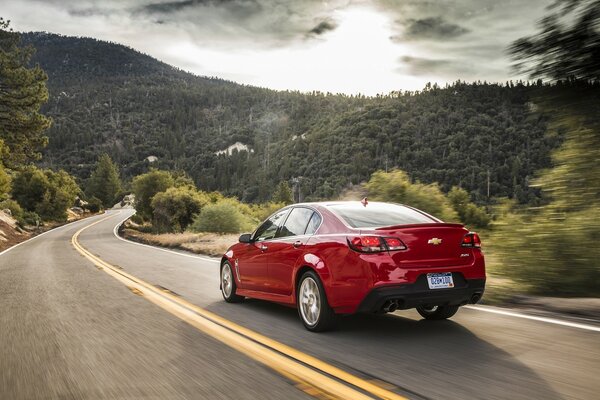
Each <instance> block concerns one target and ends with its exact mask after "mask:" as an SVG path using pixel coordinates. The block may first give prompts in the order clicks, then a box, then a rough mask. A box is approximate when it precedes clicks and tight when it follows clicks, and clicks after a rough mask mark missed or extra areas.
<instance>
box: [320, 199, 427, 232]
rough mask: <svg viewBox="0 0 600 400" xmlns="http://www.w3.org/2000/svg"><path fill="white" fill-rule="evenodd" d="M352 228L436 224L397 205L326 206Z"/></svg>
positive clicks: (353, 204)
mask: <svg viewBox="0 0 600 400" xmlns="http://www.w3.org/2000/svg"><path fill="white" fill-rule="evenodd" d="M328 208H329V209H331V210H332V211H333V212H335V213H336V214H337V215H339V216H340V217H341V218H342V219H343V220H344V221H345V222H346V223H347V224H348V225H350V226H351V227H353V228H379V227H384V226H393V225H408V224H430V223H432V222H438V221H436V220H434V219H432V218H429V217H428V216H426V215H424V214H421V213H420V212H418V211H415V210H413V209H411V208H408V207H404V206H401V205H398V204H387V203H369V204H367V206H366V207H365V206H363V205H362V204H361V203H359V202H356V203H347V204H331V205H329V206H328Z"/></svg>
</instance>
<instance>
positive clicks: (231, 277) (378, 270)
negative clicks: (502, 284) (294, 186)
mask: <svg viewBox="0 0 600 400" xmlns="http://www.w3.org/2000/svg"><path fill="white" fill-rule="evenodd" d="M485 279H486V275H485V262H484V257H483V254H482V252H481V241H480V239H479V236H478V235H477V233H474V232H469V230H467V229H466V228H465V227H464V226H463V225H460V224H453V223H444V222H442V221H441V220H439V219H437V218H435V217H433V216H431V215H429V214H427V213H425V212H423V211H420V210H417V209H415V208H413V207H409V206H405V205H400V204H392V203H380V202H368V201H367V200H366V199H363V201H332V202H319V203H302V204H294V205H290V206H287V207H284V208H282V209H281V210H279V211H277V212H275V213H274V214H273V215H271V216H270V217H269V218H267V220H265V221H264V222H263V223H262V224H261V225H260V226H259V227H258V228H257V229H256V230H255V231H254V233H251V234H243V235H241V236H240V238H239V243H236V244H235V245H233V246H231V247H230V248H229V250H228V251H227V252H226V253H225V254H224V255H223V258H222V260H221V268H220V286H221V292H222V294H223V297H224V299H225V301H227V302H229V303H235V302H240V301H242V300H243V299H244V298H245V297H251V298H255V299H261V300H267V301H272V302H276V303H280V304H283V305H287V306H291V307H296V308H297V309H298V314H299V316H300V319H301V320H302V323H303V324H304V326H305V327H306V329H308V330H310V331H314V332H319V331H324V330H327V329H330V328H332V327H333V326H334V324H335V321H336V317H337V316H338V315H347V314H354V313H358V312H360V313H389V312H394V311H396V310H405V309H410V308H416V310H417V311H418V313H419V314H420V315H421V316H422V317H423V318H425V319H428V320H441V319H446V318H450V317H452V316H453V315H454V314H455V313H456V312H457V311H458V308H459V307H460V306H462V305H465V304H469V303H470V304H474V303H477V302H478V301H479V300H480V299H481V296H482V295H483V292H484V288H485Z"/></svg>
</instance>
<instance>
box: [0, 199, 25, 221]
mask: <svg viewBox="0 0 600 400" xmlns="http://www.w3.org/2000/svg"><path fill="white" fill-rule="evenodd" d="M5 209H9V210H10V213H11V215H12V216H13V218H14V219H16V220H17V221H19V220H20V219H22V218H23V208H21V206H20V205H19V203H17V202H16V201H14V200H12V199H8V200H4V201H2V202H0V210H5Z"/></svg>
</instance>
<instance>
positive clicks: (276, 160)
mask: <svg viewBox="0 0 600 400" xmlns="http://www.w3.org/2000/svg"><path fill="white" fill-rule="evenodd" d="M23 42H24V43H25V44H31V45H33V46H34V47H35V48H36V49H37V53H36V55H35V56H34V58H33V60H32V62H34V63H39V64H40V65H41V67H42V68H43V69H44V70H46V71H47V73H48V76H49V81H48V87H49V90H50V100H49V102H48V103H47V104H46V106H45V107H44V112H45V113H47V114H48V115H50V116H51V117H52V118H53V120H54V125H53V127H52V128H51V129H50V130H49V131H48V136H49V138H50V143H49V146H48V148H47V149H46V150H45V152H44V159H43V161H42V165H47V166H54V167H60V168H64V169H66V170H67V171H68V172H70V173H73V174H74V175H76V176H78V177H80V178H81V179H85V178H86V177H87V176H88V175H89V172H90V169H91V168H92V166H93V164H94V162H95V161H96V159H97V157H98V155H99V154H101V153H103V152H107V153H108V154H109V155H110V156H111V157H112V158H113V159H114V160H115V161H117V162H118V163H119V165H121V166H122V167H121V169H122V173H123V175H124V177H126V178H127V177H131V176H134V175H136V174H139V173H142V172H145V171H146V170H148V168H150V167H152V166H155V167H159V168H167V169H179V170H184V171H186V172H187V173H188V174H189V175H190V176H191V177H192V178H193V179H194V181H195V182H196V184H197V185H198V186H199V187H200V188H201V189H204V190H220V191H223V192H224V193H226V194H229V195H235V196H238V197H239V198H241V199H243V200H245V201H250V202H252V201H264V200H268V199H269V198H270V195H271V188H273V187H274V186H275V185H276V184H277V183H278V182H280V181H282V180H287V181H291V180H293V179H297V180H298V181H299V182H300V189H301V192H302V193H303V195H304V197H305V199H307V200H310V199H320V198H330V197H335V196H336V195H337V194H339V193H340V192H341V191H342V190H343V189H344V188H345V187H347V186H348V185H350V184H357V183H359V182H361V181H364V180H366V179H368V177H369V176H370V174H371V173H372V172H374V171H375V170H377V169H386V168H387V169H391V168H394V167H398V168H402V169H404V170H406V171H407V172H408V173H409V174H410V175H411V177H413V179H417V180H420V181H422V182H425V183H429V182H439V183H440V185H441V186H442V188H443V189H444V190H448V189H449V188H450V187H451V186H453V185H460V186H462V187H465V188H466V189H467V190H469V191H470V192H471V193H472V195H473V198H474V199H475V200H476V201H478V202H479V203H485V202H488V201H490V197H494V196H508V197H515V198H517V199H518V200H519V201H520V202H536V201H537V199H538V197H537V196H538V194H537V191H536V190H535V189H533V188H531V187H529V184H528V183H529V180H530V179H531V178H532V177H533V176H534V174H535V171H537V170H539V169H541V168H546V167H548V166H550V152H551V151H552V150H553V149H554V148H556V147H557V146H558V144H559V143H560V141H561V138H560V135H546V128H547V122H546V121H547V118H546V117H545V116H544V115H543V114H539V113H537V112H534V111H532V97H534V96H535V94H536V92H539V91H541V90H551V88H545V87H542V86H539V85H532V86H530V85H524V84H520V83H518V84H514V83H507V84H506V85H499V84H488V83H470V84H468V83H463V82H456V83H454V84H453V85H448V86H447V87H444V88H439V87H437V85H428V86H427V87H426V88H425V89H424V90H423V91H419V92H406V93H400V92H395V93H391V94H390V95H388V96H376V97H365V96H360V95H359V96H347V95H343V94H342V95H339V94H338V95H332V94H325V93H320V92H312V93H300V92H294V91H275V90H271V89H265V88H258V87H252V86H248V85H240V84H237V83H234V82H230V81H225V80H222V79H219V78H209V77H201V76H196V75H193V74H191V73H188V72H185V71H182V70H180V69H177V68H175V67H172V66H169V65H168V64H166V63H163V62H161V61H159V60H156V59H154V58H152V57H151V56H148V55H145V54H143V53H140V52H138V51H136V50H134V49H131V48H128V47H126V46H122V45H119V44H114V43H109V42H104V41H100V40H96V39H90V38H75V37H69V36H60V35H54V34H48V33H28V34H23ZM236 142H240V143H242V144H244V145H246V146H249V147H250V148H251V149H252V150H254V151H253V152H246V151H241V152H237V151H233V152H232V154H216V153H217V152H219V151H221V150H223V149H226V148H228V147H229V146H231V145H233V144H234V143H236ZM148 156H156V157H157V158H158V160H157V161H156V162H154V163H149V162H148V161H147V160H146V158H147V157H148ZM488 183H489V184H488ZM488 188H489V192H490V193H489V194H490V196H488Z"/></svg>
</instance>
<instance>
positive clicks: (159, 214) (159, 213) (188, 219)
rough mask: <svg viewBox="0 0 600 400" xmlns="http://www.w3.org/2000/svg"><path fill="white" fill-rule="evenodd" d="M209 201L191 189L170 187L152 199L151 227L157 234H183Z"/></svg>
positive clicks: (206, 197)
mask: <svg viewBox="0 0 600 400" xmlns="http://www.w3.org/2000/svg"><path fill="white" fill-rule="evenodd" d="M209 201H210V198H209V196H208V195H206V194H205V193H202V192H198V191H197V190H196V189H195V188H193V187H190V186H182V187H171V188H169V189H167V190H166V191H164V192H160V193H157V194H156V195H155V196H154V197H153V198H152V202H151V205H152V215H153V220H152V225H153V227H154V228H155V229H156V230H157V231H159V232H183V231H184V230H185V229H186V228H187V227H188V225H189V224H191V223H192V221H193V219H194V217H195V216H196V215H197V214H198V213H199V212H200V210H201V209H202V207H204V206H205V205H206V204H208V203H209Z"/></svg>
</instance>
